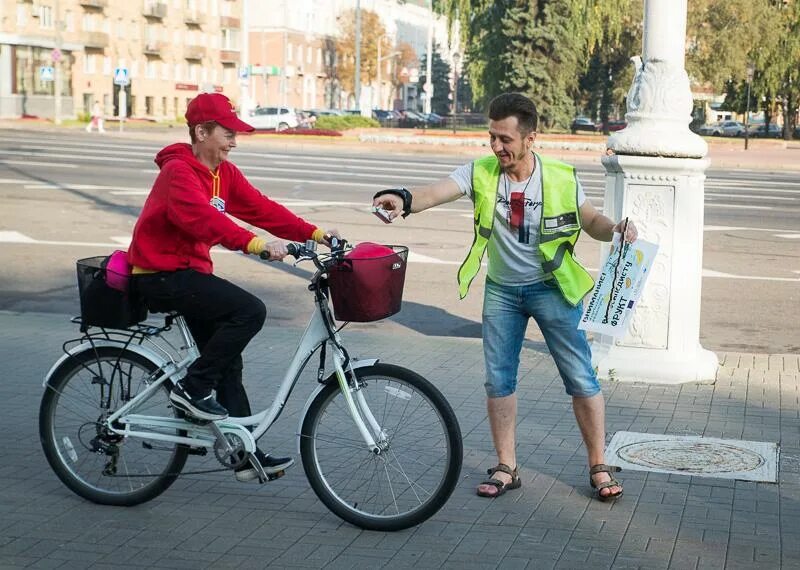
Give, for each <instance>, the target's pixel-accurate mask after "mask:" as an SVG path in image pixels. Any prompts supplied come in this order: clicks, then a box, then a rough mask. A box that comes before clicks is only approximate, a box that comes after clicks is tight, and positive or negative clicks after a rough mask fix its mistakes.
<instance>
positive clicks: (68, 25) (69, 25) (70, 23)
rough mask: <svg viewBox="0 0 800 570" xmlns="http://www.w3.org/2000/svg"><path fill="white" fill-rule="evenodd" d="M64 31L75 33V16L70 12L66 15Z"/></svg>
mask: <svg viewBox="0 0 800 570" xmlns="http://www.w3.org/2000/svg"><path fill="white" fill-rule="evenodd" d="M64 29H65V30H66V31H68V32H74V31H75V14H73V13H72V12H70V11H69V10H67V12H66V13H65V14H64Z"/></svg>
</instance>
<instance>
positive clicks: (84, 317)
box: [76, 256, 147, 332]
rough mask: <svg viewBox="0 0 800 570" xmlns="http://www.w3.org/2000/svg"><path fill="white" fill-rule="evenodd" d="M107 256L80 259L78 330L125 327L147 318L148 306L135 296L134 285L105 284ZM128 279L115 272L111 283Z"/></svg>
mask: <svg viewBox="0 0 800 570" xmlns="http://www.w3.org/2000/svg"><path fill="white" fill-rule="evenodd" d="M107 260H108V256H97V257H87V258H86V259H79V260H78V262H77V264H76V266H77V269H78V292H79V294H80V301H81V331H84V332H85V331H86V329H88V328H89V327H90V326H91V327H103V328H109V329H125V328H128V327H129V326H131V325H135V324H136V323H139V322H142V321H143V320H145V319H146V318H147V306H146V305H145V304H144V302H143V300H142V299H140V298H139V297H138V295H136V292H135V291H134V290H133V289H135V288H134V287H125V289H127V290H126V291H121V290H119V289H113V288H111V287H109V286H108V284H107V279H106V277H107V273H108V272H111V270H110V269H107V268H106V263H107ZM128 281H130V276H128V275H119V274H116V273H115V274H114V275H113V276H112V282H113V283H115V284H117V285H118V284H119V283H121V282H123V283H127V282H128Z"/></svg>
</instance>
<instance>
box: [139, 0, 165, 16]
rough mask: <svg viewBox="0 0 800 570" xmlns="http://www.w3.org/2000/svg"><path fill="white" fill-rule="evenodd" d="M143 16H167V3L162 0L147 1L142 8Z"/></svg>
mask: <svg viewBox="0 0 800 570" xmlns="http://www.w3.org/2000/svg"><path fill="white" fill-rule="evenodd" d="M142 14H144V17H145V18H154V19H156V20H163V19H164V18H166V17H167V5H166V4H165V3H164V2H148V3H146V4H145V5H144V10H142Z"/></svg>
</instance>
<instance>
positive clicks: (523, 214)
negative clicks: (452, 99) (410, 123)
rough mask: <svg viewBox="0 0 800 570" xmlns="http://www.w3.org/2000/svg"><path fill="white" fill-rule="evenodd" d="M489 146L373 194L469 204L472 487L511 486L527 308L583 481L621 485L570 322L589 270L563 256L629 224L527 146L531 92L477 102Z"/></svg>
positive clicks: (583, 352) (493, 491) (392, 208)
mask: <svg viewBox="0 0 800 570" xmlns="http://www.w3.org/2000/svg"><path fill="white" fill-rule="evenodd" d="M489 119H490V120H489V140H490V144H491V148H492V152H493V153H494V154H493V155H490V156H487V157H484V158H481V159H478V160H475V161H473V162H471V163H469V164H466V165H464V166H461V167H459V168H458V169H456V170H455V171H454V172H453V173H452V174H451V175H450V177H449V178H446V179H444V180H440V181H438V182H435V183H433V184H431V185H429V186H426V187H423V188H416V189H413V190H412V191H409V190H406V189H404V188H399V189H391V190H383V191H381V192H378V193H377V194H376V195H375V198H374V201H373V205H374V206H377V207H381V208H383V209H384V210H387V211H388V216H389V218H390V219H394V218H396V217H397V216H398V215H403V216H404V217H405V216H407V215H409V214H411V213H418V212H422V211H423V210H427V209H428V208H432V207H434V206H438V205H439V204H444V203H446V202H452V201H453V200H456V199H458V198H460V197H462V196H465V195H466V196H468V197H469V198H470V199H471V200H472V202H473V204H474V208H475V216H474V222H475V225H474V231H475V236H474V240H473V243H472V248H471V249H470V251H469V254H468V255H467V258H466V259H465V261H464V263H463V264H462V265H461V267H460V269H459V271H458V286H459V294H460V296H461V298H462V299H463V298H464V297H465V296H466V295H467V292H468V290H469V286H470V283H471V282H472V280H473V279H474V278H475V276H476V275H477V273H478V270H479V269H480V265H481V260H482V258H483V254H484V252H486V250H487V249H488V261H489V263H488V275H487V279H486V292H485V295H484V302H483V348H484V358H485V362H486V383H485V388H486V395H487V411H488V415H489V424H490V427H491V431H492V438H493V440H494V446H495V450H496V451H497V457H498V465H497V466H495V467H493V468H491V469H489V470H488V474H489V475H490V476H491V477H490V478H489V479H488V480H486V481H484V482H483V483H481V484H480V485H478V488H477V493H478V495H480V496H482V497H498V496H500V495H502V494H503V493H505V492H506V491H507V490H510V489H517V488H519V487H520V486H521V481H520V478H519V475H518V472H517V462H516V440H515V437H516V434H515V428H516V417H517V397H516V394H515V392H516V388H517V371H518V369H519V357H520V351H521V349H522V341H523V340H524V336H525V328H526V326H527V323H528V319H529V318H530V317H533V319H534V320H535V321H536V323H537V324H538V325H539V328H540V329H541V331H542V335H543V336H544V339H545V342H546V343H547V346H548V348H549V350H550V353H551V354H552V356H553V359H554V360H555V363H556V366H557V368H558V371H559V373H560V375H561V378H562V380H563V382H564V387H565V389H566V391H567V394H569V395H570V396H571V397H572V406H573V411H574V413H575V418H576V419H577V422H578V426H579V428H580V430H581V435H582V437H583V441H584V444H585V445H586V449H587V453H588V456H589V481H590V484H591V486H592V487H593V488H595V489H596V494H597V497H598V498H599V499H600V500H609V499H616V498H618V497H620V496H621V495H622V485H621V484H620V483H619V482H618V481H617V480H615V479H614V477H613V475H612V473H613V472H615V471H618V468H616V467H612V466H608V465H606V464H605V459H604V447H605V404H604V401H603V395H602V394H601V392H600V385H599V383H598V381H597V376H596V374H595V372H594V369H593V367H592V364H591V351H590V348H589V343H588V341H587V339H586V335H585V333H584V332H583V331H582V330H578V328H577V326H578V321H579V320H580V317H581V313H582V304H581V300H582V299H583V297H584V296H585V295H586V293H588V292H589V291H590V290H591V289H592V287H593V280H592V278H591V276H590V275H589V274H588V273H587V272H586V270H585V269H584V268H583V267H582V266H581V265H580V263H578V261H577V260H576V259H575V258H574V256H573V253H572V252H573V249H574V246H575V243H576V242H577V240H578V236H579V235H580V231H581V230H585V231H586V232H587V233H588V234H589V235H590V236H592V237H593V238H595V239H597V240H601V241H611V238H612V236H613V233H614V232H615V231H616V232H621V231H623V230H624V231H625V239H626V241H629V242H631V241H634V240H635V239H636V235H637V232H636V227H635V225H634V224H633V223H632V222H630V223H623V222H620V223H618V224H616V225H615V224H614V222H612V221H611V220H610V219H609V218H607V217H606V216H604V215H602V214H601V213H600V212H598V211H597V210H596V209H595V208H594V206H592V204H591V203H589V202H588V201H587V200H586V197H585V195H584V193H583V190H582V188H581V185H580V183H579V182H578V179H577V176H576V173H575V169H574V167H572V166H570V165H568V164H565V163H562V162H558V161H556V160H552V159H550V158H546V157H544V156H540V155H538V154H536V153H534V152H532V150H531V149H532V147H533V142H534V140H535V139H536V128H537V125H538V114H537V112H536V106H535V105H534V103H533V101H531V100H530V99H528V98H527V97H525V96H524V95H521V94H519V93H504V94H502V95H499V96H498V97H496V98H495V99H494V100H493V101H492V102H491V103H490V105H489Z"/></svg>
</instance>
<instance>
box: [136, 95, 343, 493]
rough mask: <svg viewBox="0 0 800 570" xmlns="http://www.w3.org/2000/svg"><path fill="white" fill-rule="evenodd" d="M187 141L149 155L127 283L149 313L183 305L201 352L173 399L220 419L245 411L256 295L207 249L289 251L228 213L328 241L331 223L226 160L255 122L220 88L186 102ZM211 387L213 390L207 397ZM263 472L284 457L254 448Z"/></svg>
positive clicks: (240, 474) (242, 474) (293, 235)
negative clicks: (150, 177) (309, 216)
mask: <svg viewBox="0 0 800 570" xmlns="http://www.w3.org/2000/svg"><path fill="white" fill-rule="evenodd" d="M186 121H187V123H188V125H189V136H190V138H191V145H189V144H185V143H177V144H172V145H170V146H167V147H166V148H164V149H162V150H161V151H160V152H159V153H158V154H157V155H156V158H155V162H156V164H157V165H158V166H159V168H160V169H161V172H160V173H159V175H158V177H157V178H156V181H155V183H154V184H153V188H152V190H151V191H150V194H149V196H148V197H147V200H146V202H145V204H144V207H143V209H142V213H141V214H140V216H139V219H138V221H137V222H136V227H135V228H134V231H133V240H132V242H131V246H130V249H129V252H128V253H129V259H130V262H131V264H132V265H133V274H134V275H135V279H134V287H135V290H136V292H137V293H138V294H139V295H141V296H142V297H143V298H144V299H145V301H146V303H147V306H148V308H149V309H150V310H151V311H154V312H167V311H177V312H179V313H180V314H182V315H183V316H184V317H185V319H186V322H187V324H188V326H189V329H190V331H191V333H192V336H193V337H194V339H195V341H196V342H197V346H198V348H199V350H200V357H199V358H198V359H197V360H196V361H195V362H194V363H193V364H192V365H191V366H190V367H189V369H188V372H187V375H186V377H185V378H184V379H183V380H182V381H180V382H178V383H177V384H176V385H175V386H174V388H173V390H172V392H171V394H170V401H171V402H172V403H173V405H174V406H175V407H177V408H179V409H181V410H183V411H184V412H186V413H187V414H189V415H190V416H193V417H194V418H196V419H200V420H207V421H213V420H220V419H224V418H226V417H227V416H228V414H229V413H230V414H231V415H233V416H236V417H245V416H249V415H251V413H252V412H251V410H250V403H249V401H248V398H247V393H246V392H245V389H244V386H243V385H242V351H243V350H244V348H245V347H246V346H247V344H248V342H250V340H251V339H252V338H253V337H254V336H255V335H256V334H257V333H258V331H259V330H261V327H262V325H263V324H264V319H265V317H266V307H265V306H264V303H263V302H262V301H261V300H260V299H258V298H257V297H255V296H254V295H252V294H251V293H248V292H247V291H245V290H244V289H241V288H240V287H238V286H236V285H234V284H233V283H230V282H229V281H226V280H225V279H222V278H220V277H217V276H215V275H213V273H212V272H213V264H212V262H211V256H210V251H209V250H210V249H211V247H212V246H214V245H217V244H220V245H222V246H224V247H226V248H228V249H231V250H241V251H243V252H245V253H250V254H255V255H259V254H261V253H262V252H267V253H268V254H269V257H270V259H271V260H280V259H283V258H284V257H285V256H286V255H287V251H286V246H285V245H284V244H283V243H282V242H279V241H273V242H269V243H268V242H267V241H266V239H264V238H260V237H257V236H256V234H254V233H253V232H251V231H249V230H246V229H244V228H243V227H241V226H239V225H237V224H236V223H235V222H233V221H232V220H231V219H230V218H228V216H227V215H226V214H229V215H231V216H233V217H235V218H238V219H240V220H242V221H244V222H247V223H249V224H252V225H253V226H256V227H258V228H261V229H263V230H266V231H268V232H270V233H271V234H273V235H274V236H276V237H279V238H283V239H287V240H292V241H306V240H308V239H313V240H315V241H317V242H320V243H325V244H328V238H329V237H330V236H331V235H337V233H336V231H335V230H332V231H331V232H329V233H326V232H325V231H324V230H322V229H320V228H318V227H316V226H314V225H312V224H310V223H308V222H307V221H305V220H303V219H302V218H300V217H298V216H296V215H295V214H293V213H292V212H290V211H289V210H288V209H286V208H285V207H283V206H281V205H280V204H278V203H277V202H274V201H273V200H270V199H269V198H267V197H266V196H264V195H263V194H262V193H261V192H259V190H257V189H256V188H255V187H254V186H252V185H251V184H250V182H248V181H247V179H246V178H245V177H244V175H243V174H242V173H241V171H240V170H239V169H238V168H237V167H236V166H234V165H233V164H232V163H230V162H228V160H227V159H228V153H229V152H230V151H231V149H233V148H235V147H236V133H237V132H249V131H253V130H254V129H253V127H251V126H250V125H248V124H247V123H245V122H243V121H241V120H240V119H239V118H238V117H237V116H236V110H235V108H234V106H233V104H232V103H231V101H230V100H229V99H228V98H227V97H225V96H224V95H222V94H218V93H204V94H201V95H198V96H197V97H195V98H194V99H192V101H191V102H190V103H189V106H188V108H187V110H186ZM212 390H216V396H217V398H216V399H215V398H214V396H213V395H212ZM256 456H257V457H258V459H259V462H260V463H261V464H262V467H263V468H264V471H265V472H266V473H277V472H279V471H281V470H283V469H285V468H287V467H289V466H290V465H291V464H292V463H294V461H293V460H292V459H291V458H279V457H270V456H269V455H266V454H264V453H262V452H260V451H258V452H257V453H256ZM257 476H258V474H257V473H256V470H255V468H253V467H251V466H250V465H249V464H246V465H245V466H244V467H243V468H240V469H239V470H237V473H236V478H237V479H238V480H240V481H249V480H253V479H256V478H257Z"/></svg>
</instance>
